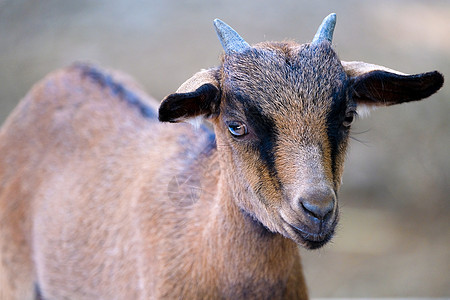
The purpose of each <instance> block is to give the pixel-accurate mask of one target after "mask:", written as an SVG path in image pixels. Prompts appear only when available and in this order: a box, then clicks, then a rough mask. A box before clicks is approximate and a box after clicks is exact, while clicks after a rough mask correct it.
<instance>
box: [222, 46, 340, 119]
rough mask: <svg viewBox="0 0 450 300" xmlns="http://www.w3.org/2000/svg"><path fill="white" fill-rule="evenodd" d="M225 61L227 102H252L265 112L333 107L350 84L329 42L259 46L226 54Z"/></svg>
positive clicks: (224, 84) (224, 74)
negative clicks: (256, 103)
mask: <svg viewBox="0 0 450 300" xmlns="http://www.w3.org/2000/svg"><path fill="white" fill-rule="evenodd" d="M222 62H223V76H224V78H223V79H224V81H223V88H224V92H225V95H228V97H227V98H229V99H228V100H230V102H235V101H240V100H245V101H252V100H253V101H257V102H258V103H259V105H260V106H261V107H264V108H266V109H271V108H273V109H275V110H279V109H282V110H284V109H287V110H290V109H292V107H293V106H294V107H298V106H299V105H300V108H303V109H307V108H308V107H309V108H310V109H312V108H313V106H314V105H319V106H321V107H322V108H323V106H324V105H325V106H331V104H332V102H333V101H334V99H336V98H337V97H339V96H340V95H342V94H343V89H345V86H346V84H345V82H346V81H347V75H346V73H345V71H344V69H343V67H342V65H341V63H340V61H339V59H338V57H337V55H336V53H335V52H334V50H333V49H332V47H331V44H330V43H328V42H323V43H320V44H318V45H314V46H312V45H310V44H303V45H299V44H296V43H293V42H283V43H268V42H266V43H260V44H257V45H256V46H255V47H254V48H250V49H248V50H247V51H245V52H243V53H233V54H231V55H225V56H224V57H223V59H222ZM233 95H237V96H238V97H233ZM230 98H231V99H230ZM230 104H231V103H230ZM235 104H236V103H235Z"/></svg>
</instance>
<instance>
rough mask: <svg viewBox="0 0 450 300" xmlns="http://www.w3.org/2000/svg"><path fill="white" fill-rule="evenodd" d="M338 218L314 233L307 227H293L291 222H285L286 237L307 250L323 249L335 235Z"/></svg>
mask: <svg viewBox="0 0 450 300" xmlns="http://www.w3.org/2000/svg"><path fill="white" fill-rule="evenodd" d="M336 224H337V218H336V219H335V220H334V222H332V223H331V224H328V226H326V225H324V226H323V228H321V230H319V231H318V232H316V233H314V232H311V230H308V229H307V227H306V226H302V225H293V224H292V223H291V222H287V221H286V220H284V225H283V227H284V231H285V235H286V236H287V237H288V238H290V239H292V240H293V241H294V242H296V243H297V244H299V245H301V246H303V247H305V248H306V249H310V250H314V249H318V248H321V247H323V246H324V245H325V244H326V243H328V242H329V241H330V240H331V238H332V237H333V235H334V231H335V227H336Z"/></svg>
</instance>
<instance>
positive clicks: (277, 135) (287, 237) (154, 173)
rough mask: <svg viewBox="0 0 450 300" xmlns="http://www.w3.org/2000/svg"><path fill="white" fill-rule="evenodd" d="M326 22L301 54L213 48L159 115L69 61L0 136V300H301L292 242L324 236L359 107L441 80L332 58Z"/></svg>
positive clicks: (290, 48)
mask: <svg viewBox="0 0 450 300" xmlns="http://www.w3.org/2000/svg"><path fill="white" fill-rule="evenodd" d="M335 18H336V17H335V15H334V14H331V15H329V16H328V17H327V18H325V20H324V22H323V23H322V25H321V26H320V28H319V29H318V31H317V34H316V36H315V37H314V39H313V41H312V42H311V43H310V44H304V45H298V44H295V43H291V42H286V43H284V42H283V43H261V44H257V45H254V46H250V45H249V44H247V43H246V42H245V41H244V40H243V39H242V38H241V37H240V36H239V35H238V34H237V33H236V32H235V31H234V30H233V29H231V28H230V27H229V26H227V25H226V24H224V23H223V22H221V21H220V20H216V21H215V22H214V25H215V27H216V30H217V33H218V36H219V38H220V41H221V43H222V45H223V47H224V49H225V54H224V56H223V58H222V63H221V65H220V66H219V67H217V68H212V69H209V70H204V71H201V72H199V73H197V74H195V75H194V76H193V77H192V78H191V79H189V80H188V81H187V82H186V83H184V84H183V85H182V86H181V87H180V88H179V89H178V91H177V92H176V93H175V94H172V95H169V96H168V97H166V98H165V99H164V100H163V101H162V103H161V105H160V107H159V121H162V122H181V121H189V120H195V119H198V118H204V119H207V120H208V121H210V122H211V124H212V127H213V128H214V132H212V131H211V130H210V129H209V128H208V127H206V126H200V127H199V129H197V130H194V129H193V128H192V127H191V126H190V125H186V124H184V125H183V124H180V125H171V124H167V123H165V124H164V123H160V122H158V120H157V118H156V115H157V114H156V110H154V109H152V108H151V106H152V100H151V99H150V98H148V97H147V96H145V94H144V93H143V92H141V90H140V89H139V88H138V87H137V86H136V85H135V84H134V83H133V82H131V81H130V80H128V79H126V78H125V77H124V76H123V75H118V74H114V75H107V74H106V73H104V72H102V71H99V70H97V69H95V68H93V67H90V66H86V65H75V66H72V67H69V68H67V69H65V70H62V71H59V72H56V73H54V74H52V75H50V76H49V77H47V78H46V79H44V80H43V81H42V82H40V83H39V84H37V85H36V86H35V87H34V88H33V89H32V90H31V92H30V93H29V94H28V95H27V96H26V97H25V99H24V100H22V102H21V103H20V104H19V106H18V107H17V108H16V109H15V111H14V112H13V113H12V115H11V116H10V117H9V118H8V120H7V121H6V122H5V124H4V126H3V128H2V130H1V132H0V222H1V223H0V226H1V227H0V247H1V248H0V249H1V252H0V258H1V264H0V289H1V290H0V291H1V293H2V295H1V296H2V299H32V298H33V297H35V298H43V299H158V298H164V299H280V298H283V299H306V298H307V289H306V286H305V282H304V279H303V274H302V267H301V262H300V256H299V253H298V249H297V246H298V245H300V246H303V247H306V248H308V249H315V248H319V247H321V246H323V245H324V244H325V243H327V242H328V241H329V240H330V239H331V237H332V236H333V232H334V230H335V227H336V223H337V222H338V201H337V192H338V189H339V186H340V182H341V175H342V168H343V161H344V156H345V151H346V148H347V141H348V135H349V130H350V125H351V123H352V121H353V119H354V117H355V112H356V110H357V108H358V106H360V105H366V106H386V105H392V104H398V103H403V102H409V101H415V100H420V99H422V98H425V97H428V96H430V95H431V94H433V93H434V92H436V91H437V90H438V89H439V88H440V87H441V86H442V84H443V77H442V75H441V74H440V73H438V72H430V73H424V74H418V75H405V74H401V73H398V72H395V71H392V70H389V69H387V68H384V67H380V66H376V65H370V64H366V63H362V62H341V61H340V60H339V59H338V57H337V56H336V54H335V52H334V51H333V49H332V44H331V41H332V35H333V29H334V25H335Z"/></svg>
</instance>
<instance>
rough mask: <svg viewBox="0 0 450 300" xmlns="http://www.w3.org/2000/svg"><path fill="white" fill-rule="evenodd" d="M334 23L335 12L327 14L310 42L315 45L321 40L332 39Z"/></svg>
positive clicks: (330, 40)
mask: <svg viewBox="0 0 450 300" xmlns="http://www.w3.org/2000/svg"><path fill="white" fill-rule="evenodd" d="M335 25H336V14H335V13H332V14H329V15H328V16H327V17H326V18H325V19H323V21H322V24H320V27H319V29H317V32H316V35H315V36H314V38H313V40H312V42H311V44H313V45H315V44H318V43H320V42H322V41H325V40H327V41H329V42H330V43H331V42H332V41H333V32H334V26H335Z"/></svg>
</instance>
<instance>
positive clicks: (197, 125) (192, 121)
mask: <svg viewBox="0 0 450 300" xmlns="http://www.w3.org/2000/svg"><path fill="white" fill-rule="evenodd" d="M185 122H186V123H189V124H191V125H192V126H194V128H195V129H199V128H200V126H201V125H202V124H203V116H197V117H195V118H189V119H186V120H185Z"/></svg>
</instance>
